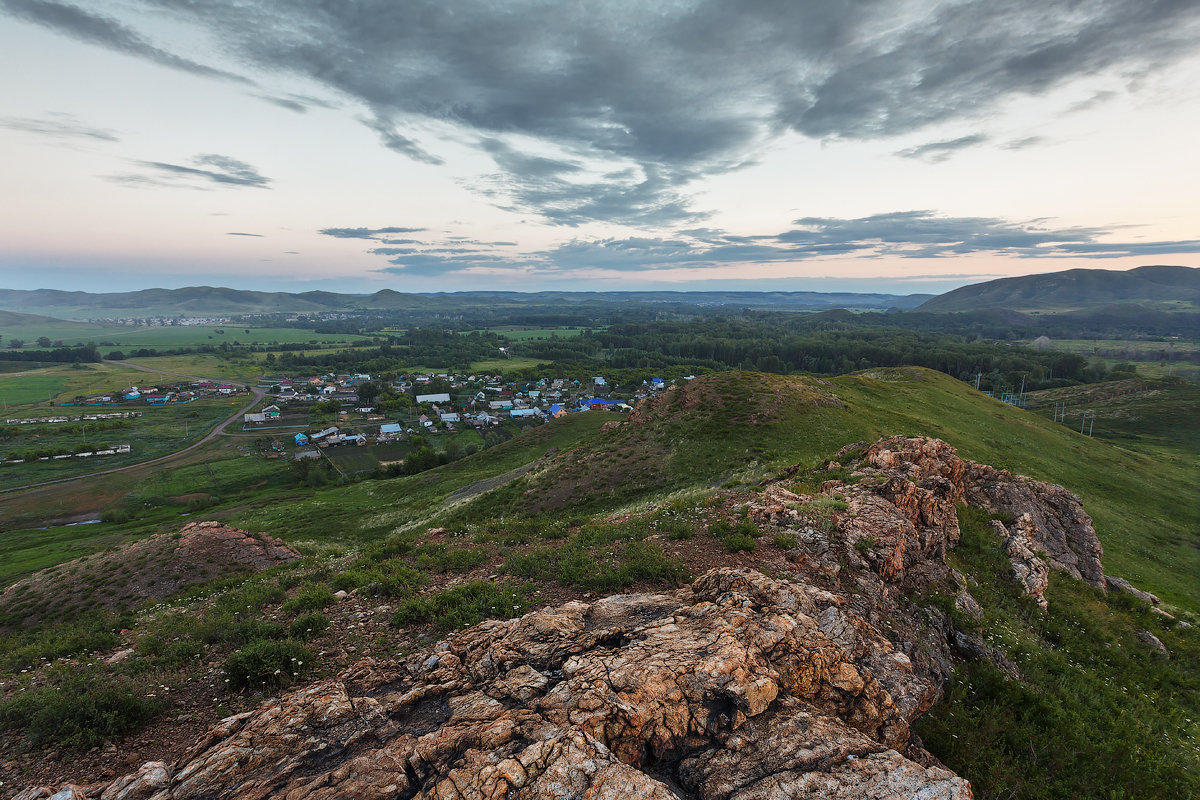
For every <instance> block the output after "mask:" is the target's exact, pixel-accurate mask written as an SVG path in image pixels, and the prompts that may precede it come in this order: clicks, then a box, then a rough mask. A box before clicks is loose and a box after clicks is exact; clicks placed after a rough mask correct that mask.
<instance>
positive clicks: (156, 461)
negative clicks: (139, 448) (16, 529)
mask: <svg viewBox="0 0 1200 800" xmlns="http://www.w3.org/2000/svg"><path fill="white" fill-rule="evenodd" d="M105 363H107V364H120V363H122V362H120V361H106V362H105ZM126 366H131V367H136V368H137V369H140V370H143V371H145V372H157V373H159V374H161V375H172V376H178V377H182V378H191V379H193V380H197V381H204V380H208V378H203V377H199V376H195V375H179V374H178V373H175V372H164V371H163V370H158V369H153V368H151V367H145V366H141V365H139V364H127V365H126ZM231 385H238V386H240V384H231ZM242 388H249V389H250V392H251V393H252V394H253V395H254V399H253V400H251V401H250V402H249V403H247V404H246V405H245V406H243V407H242V408H240V409H238V410H237V411H235V412H234V413H233V414H230V415H229V417H227V418H226V419H225V420H224V421H222V422H220V423H219V424H217V425H216V426H215V427H214V428H213V429H212V430H211V431H209V432H208V434H207V435H205V436H204V437H203V438H202V439H200V440H199V441H196V442H193V443H192V444H190V445H188V446H187V447H184V448H182V449H180V450H176V451H175V452H174V453H167V454H166V455H165V456H159V457H158V458H152V459H150V460H149V461H140V462H138V463H137V464H126V465H125V466H123V467H113V468H112V469H104V470H100V471H99V472H92V473H89V474H87V475H76V476H75V477H73V478H57V479H55V480H52V481H42V482H40V483H27V484H25V485H24V486H13V487H12V488H9V489H0V494H11V493H13V492H21V491H25V490H26V489H37V488H39V487H42V486H53V485H54V484H57V483H70V482H71V481H78V480H83V479H85V478H94V477H96V476H99V475H111V474H112V473H114V472H128V471H130V470H134V469H141V468H143V467H148V466H152V465H153V466H161V465H163V464H168V463H170V462H172V461H175V460H177V459H179V458H181V457H182V456H184V455H186V454H187V453H190V452H191V451H193V450H195V449H196V448H198V447H201V446H203V445H205V444H208V443H209V442H211V441H212V440H213V439H215V438H217V437H218V436H220V435H221V434H222V433H224V432H225V428H226V426H228V425H229V423H231V422H233V421H234V420H236V419H238V418H239V417H241V416H242V415H243V414H245V413H247V412H249V411H250V409H252V408H254V406H255V405H257V404H258V402H259V401H260V400H262V399H263V398H264V397H265V396H266V394H267V393H266V392H265V391H264V390H262V389H259V388H258V387H255V386H251V387H244V386H243V387H242Z"/></svg>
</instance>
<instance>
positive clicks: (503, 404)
mask: <svg viewBox="0 0 1200 800" xmlns="http://www.w3.org/2000/svg"><path fill="white" fill-rule="evenodd" d="M512 407H513V404H512V401H511V400H491V401H489V402H488V408H490V409H492V410H493V411H501V410H508V409H511V408H512Z"/></svg>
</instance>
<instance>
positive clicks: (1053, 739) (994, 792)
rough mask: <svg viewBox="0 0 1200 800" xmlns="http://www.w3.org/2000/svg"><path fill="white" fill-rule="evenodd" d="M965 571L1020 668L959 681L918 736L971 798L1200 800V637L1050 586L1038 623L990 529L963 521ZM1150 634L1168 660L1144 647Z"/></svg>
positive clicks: (1055, 581) (987, 625)
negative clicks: (968, 786)
mask: <svg viewBox="0 0 1200 800" xmlns="http://www.w3.org/2000/svg"><path fill="white" fill-rule="evenodd" d="M960 521H961V524H962V541H961V543H960V545H959V547H958V548H957V549H956V550H955V551H953V552H952V554H951V561H952V563H953V565H954V566H955V567H957V568H958V569H960V570H962V571H963V572H964V573H966V574H968V575H969V576H971V578H972V579H973V585H972V588H971V591H972V593H973V594H974V596H975V597H976V599H977V600H979V602H980V604H981V605H982V607H983V608H984V612H985V613H984V619H983V622H982V625H981V627H982V630H983V634H984V636H985V637H986V638H987V640H988V641H989V643H990V644H992V645H993V646H998V647H1000V648H1001V649H1002V650H1003V651H1004V652H1005V653H1006V654H1007V655H1008V656H1009V657H1010V658H1012V659H1013V660H1014V661H1015V662H1016V664H1017V666H1018V667H1019V668H1020V670H1021V673H1022V675H1023V679H1022V680H1020V681H1013V680H1009V679H1006V678H1005V677H1004V676H1003V675H1001V674H1000V673H999V672H998V671H997V670H996V669H994V668H993V667H991V666H989V665H987V664H981V663H969V664H966V665H963V666H962V667H960V669H959V671H958V673H957V674H956V676H955V678H954V680H953V681H952V683H951V685H950V686H949V688H948V693H947V698H946V700H945V701H943V702H942V703H939V704H938V705H937V706H935V707H934V708H933V710H932V711H931V712H930V713H929V714H928V715H927V716H925V717H924V718H922V719H921V720H920V721H919V723H918V726H917V729H918V732H919V733H920V735H921V738H922V739H923V741H924V742H925V745H926V746H927V747H928V748H929V749H930V751H931V752H933V753H934V754H935V755H936V756H938V758H940V759H942V760H943V761H944V762H945V763H946V764H947V766H949V767H950V768H951V769H953V770H955V771H956V772H957V773H959V774H960V775H962V776H963V777H965V778H967V779H969V780H970V781H971V783H972V787H973V789H974V791H975V793H976V794H975V796H976V797H978V798H980V799H981V800H985V799H986V798H1006V797H1021V798H1030V800H1041V799H1042V798H1045V799H1046V800H1049V799H1050V798H1075V797H1105V798H1108V797H1120V798H1146V799H1147V800H1150V799H1151V798H1160V797H1196V796H1200V757H1198V753H1200V751H1198V750H1197V741H1198V739H1200V672H1198V671H1197V664H1198V663H1200V637H1198V636H1196V635H1195V629H1191V630H1179V629H1174V628H1172V627H1170V626H1169V625H1167V624H1165V622H1164V620H1163V618H1162V617H1159V616H1157V615H1155V614H1152V613H1150V612H1149V611H1148V610H1147V609H1145V608H1143V607H1141V604H1140V603H1138V602H1136V601H1134V600H1133V599H1132V598H1130V597H1129V596H1128V595H1116V594H1114V595H1110V596H1108V597H1105V596H1104V595H1103V594H1101V593H1100V592H1098V591H1097V590H1095V589H1092V588H1091V587H1089V586H1087V585H1085V584H1083V583H1082V582H1080V581H1075V580H1073V579H1071V578H1069V577H1067V576H1065V575H1063V574H1062V573H1057V572H1055V573H1052V574H1051V582H1050V589H1049V591H1048V593H1047V598H1048V600H1049V602H1050V610H1049V612H1048V613H1046V614H1042V613H1040V612H1039V611H1038V610H1037V608H1036V607H1035V606H1034V605H1033V604H1032V603H1031V602H1029V600H1028V598H1025V597H1022V596H1020V595H1019V593H1018V591H1017V590H1016V586H1015V584H1014V583H1013V581H1012V580H1011V578H1010V577H1009V575H1008V563H1007V560H1006V559H1005V557H1004V556H1003V554H1002V553H1001V552H1000V550H999V548H998V547H997V544H996V537H995V535H994V534H993V533H992V532H991V531H990V530H989V528H988V527H987V517H986V515H984V514H983V513H982V512H978V511H976V510H974V509H962V510H960ZM1139 629H1148V630H1150V631H1151V632H1153V633H1154V634H1155V635H1156V636H1158V637H1159V638H1160V639H1161V640H1162V641H1163V642H1164V643H1165V644H1166V646H1167V648H1168V650H1169V651H1170V653H1171V655H1170V658H1166V657H1163V656H1162V655H1160V654H1158V653H1157V652H1156V651H1154V650H1153V649H1152V648H1151V647H1149V646H1148V645H1147V644H1146V643H1145V642H1143V641H1141V640H1139V639H1138V637H1137V631H1138V630H1139Z"/></svg>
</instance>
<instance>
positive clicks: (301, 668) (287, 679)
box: [225, 639, 314, 690]
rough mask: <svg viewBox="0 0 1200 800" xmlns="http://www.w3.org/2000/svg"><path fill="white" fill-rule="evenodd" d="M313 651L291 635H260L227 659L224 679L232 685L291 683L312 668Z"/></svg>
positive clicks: (266, 687)
mask: <svg viewBox="0 0 1200 800" xmlns="http://www.w3.org/2000/svg"><path fill="white" fill-rule="evenodd" d="M313 663H314V656H313V654H312V651H311V650H309V649H308V648H307V647H305V646H304V645H302V644H300V643H299V642H295V641H292V640H291V639H283V640H280V641H274V640H271V639H259V640H257V641H253V642H250V643H249V644H248V645H246V646H245V647H243V648H241V649H240V650H235V651H234V652H233V653H230V654H229V657H228V658H227V659H225V681H226V685H227V686H228V687H229V688H230V689H235V690H236V689H248V688H251V687H262V688H264V689H275V688H279V687H283V686H290V685H291V684H292V682H294V681H295V680H296V679H297V678H299V677H300V676H301V675H303V674H305V673H306V672H308V671H309V670H311V669H312V667H313Z"/></svg>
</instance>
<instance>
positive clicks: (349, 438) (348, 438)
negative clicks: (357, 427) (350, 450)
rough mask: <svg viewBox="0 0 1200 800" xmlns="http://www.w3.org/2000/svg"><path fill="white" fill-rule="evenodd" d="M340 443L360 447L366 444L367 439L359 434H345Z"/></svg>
mask: <svg viewBox="0 0 1200 800" xmlns="http://www.w3.org/2000/svg"><path fill="white" fill-rule="evenodd" d="M342 441H343V442H345V443H346V444H353V445H357V446H359V447H362V446H363V445H365V444H366V443H367V437H366V436H364V435H363V434H361V433H347V434H346V435H345V436H343V437H342Z"/></svg>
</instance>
